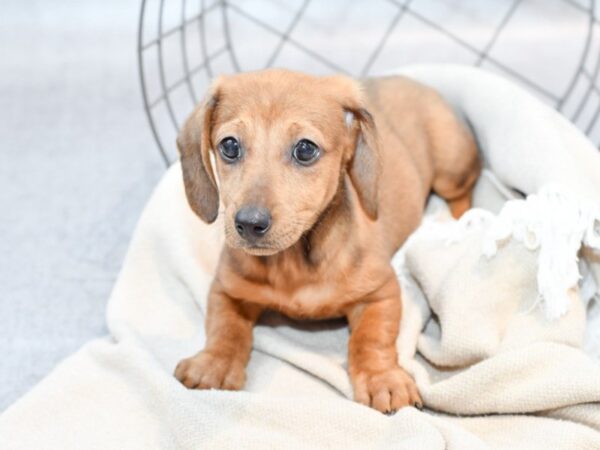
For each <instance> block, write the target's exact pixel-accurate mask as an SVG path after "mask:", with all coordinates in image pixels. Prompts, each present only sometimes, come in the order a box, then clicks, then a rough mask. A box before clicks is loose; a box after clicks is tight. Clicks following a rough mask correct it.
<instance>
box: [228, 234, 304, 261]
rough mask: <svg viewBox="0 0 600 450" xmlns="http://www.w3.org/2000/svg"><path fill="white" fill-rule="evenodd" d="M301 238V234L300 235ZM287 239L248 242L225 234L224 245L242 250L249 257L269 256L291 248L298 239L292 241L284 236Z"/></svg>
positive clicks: (289, 237)
mask: <svg viewBox="0 0 600 450" xmlns="http://www.w3.org/2000/svg"><path fill="white" fill-rule="evenodd" d="M300 236H301V234H300ZM286 237H288V239H276V240H274V239H265V240H258V241H248V240H246V239H242V238H239V237H238V236H233V233H231V234H229V233H226V238H227V239H226V243H227V245H228V246H229V247H232V248H236V249H240V250H243V251H244V252H246V253H248V254H249V255H254V256H270V255H275V254H277V253H280V252H283V251H284V250H286V249H288V248H289V247H291V246H293V245H294V244H295V243H296V242H297V241H298V239H299V237H298V239H293V238H292V236H289V235H288V236H286Z"/></svg>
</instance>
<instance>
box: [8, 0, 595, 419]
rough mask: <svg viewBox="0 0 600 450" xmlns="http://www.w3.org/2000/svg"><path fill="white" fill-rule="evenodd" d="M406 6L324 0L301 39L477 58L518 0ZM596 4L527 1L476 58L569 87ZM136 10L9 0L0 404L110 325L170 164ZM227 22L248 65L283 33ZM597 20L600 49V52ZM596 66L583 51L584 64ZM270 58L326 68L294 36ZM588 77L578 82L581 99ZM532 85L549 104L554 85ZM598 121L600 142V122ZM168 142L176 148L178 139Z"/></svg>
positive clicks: (349, 58)
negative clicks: (152, 126)
mask: <svg viewBox="0 0 600 450" xmlns="http://www.w3.org/2000/svg"><path fill="white" fill-rule="evenodd" d="M152 1H153V3H154V6H156V4H157V1H156V0H150V3H152ZM234 1H235V2H236V4H238V5H239V6H240V8H241V9H242V10H244V11H247V12H250V13H252V14H254V15H261V13H264V12H265V11H266V10H265V9H264V8H271V9H269V11H270V12H269V13H268V14H266V15H264V17H265V18H266V20H267V21H269V20H270V21H271V22H272V23H273V24H274V25H275V26H278V24H285V23H288V22H286V21H289V20H291V17H292V13H293V11H295V10H297V8H298V4H299V3H300V1H299V0H285V1H284V0H234ZM408 2H409V1H408V0H397V2H396V7H394V8H391V7H390V4H391V2H390V1H388V2H384V1H382V0H373V1H372V2H371V1H369V8H366V9H365V7H364V5H365V3H366V0H347V1H346V0H344V1H341V0H335V1H334V0H331V1H329V0H328V1H327V2H325V1H324V0H321V1H319V2H317V1H316V0H315V1H313V2H312V3H311V5H310V8H308V9H307V11H306V19H305V21H304V22H302V23H300V24H299V26H298V27H297V28H296V29H295V31H294V32H293V33H292V34H291V38H292V39H295V40H298V41H301V42H303V43H304V44H305V46H306V47H307V48H309V49H311V50H312V51H314V52H317V53H318V52H325V53H326V54H327V55H328V56H329V57H331V58H330V59H332V60H334V62H335V63H336V64H338V65H340V66H343V68H344V69H347V70H348V71H349V72H350V73H356V74H359V73H360V72H361V70H363V69H364V67H365V64H366V62H367V61H366V60H367V59H368V58H367V56H366V55H367V54H368V53H370V52H372V51H373V49H374V48H375V47H376V46H377V42H378V41H379V40H380V39H381V36H382V33H383V31H384V27H383V26H382V24H385V27H388V24H395V25H394V27H393V28H390V30H391V31H390V39H389V41H388V44H386V46H385V47H383V48H382V50H381V52H380V53H379V56H378V57H377V58H376V59H375V60H374V61H373V64H372V67H371V68H372V71H373V72H375V71H379V70H385V69H387V68H391V67H394V66H398V65H400V64H405V63H411V62H429V61H433V62H438V61H444V62H463V63H468V64H475V63H477V62H478V60H479V56H478V52H479V51H480V50H482V49H485V48H486V46H487V43H488V42H490V39H492V37H493V35H494V29H495V28H496V27H497V26H498V25H499V24H500V23H502V20H503V17H505V16H506V15H507V14H508V13H509V12H510V10H511V8H512V5H513V3H514V0H414V1H413V2H412V3H410V8H411V13H409V14H407V15H404V16H402V18H401V19H394V17H398V18H399V17H400V16H396V14H397V13H398V8H399V7H398V5H400V4H407V3H408ZM167 3H168V4H173V3H177V4H180V2H178V1H171V2H167ZM188 4H190V5H191V4H194V5H197V4H198V2H188ZM586 4H587V2H586V1H585V0H523V5H522V6H520V7H519V8H518V9H517V10H516V13H515V14H514V17H513V19H512V20H511V22H510V23H509V24H508V25H507V26H506V27H505V29H504V31H503V32H502V34H501V35H500V36H499V37H498V40H497V41H496V43H495V44H494V46H493V47H492V48H490V49H489V51H490V55H491V57H492V58H493V61H495V63H494V62H490V61H480V62H482V64H483V66H485V67H487V68H489V69H490V70H493V71H496V72H499V73H503V74H504V75H506V76H508V77H512V78H513V79H515V80H517V81H519V80H520V78H519V77H516V78H515V77H514V76H513V75H511V73H510V72H506V71H505V70H503V69H502V67H508V66H510V67H513V68H516V69H517V70H519V72H520V73H521V74H523V75H524V76H525V77H526V79H530V80H535V81H536V83H538V84H539V85H540V86H541V87H542V91H544V92H545V91H550V93H554V92H555V93H557V95H562V93H564V92H565V89H566V88H567V86H568V84H569V81H570V80H571V79H572V77H573V73H574V70H575V68H576V66H577V64H578V62H579V61H580V58H579V55H580V54H581V52H582V50H583V49H584V47H585V38H586V30H587V28H586V26H585V24H586V23H587V22H588V19H587V17H588V16H586V14H585V11H584V7H585V5H586ZM258 6H260V8H258ZM138 8H139V1H138V0H85V1H81V0H3V1H2V6H1V8H0V10H1V12H0V354H1V355H2V363H0V411H2V410H3V409H4V408H6V407H7V406H8V405H9V404H10V403H12V402H13V401H14V400H15V399H16V398H18V397H19V396H21V395H22V394H23V393H24V392H25V391H26V390H27V389H29V388H30V387H31V386H32V385H33V384H34V383H35V382H37V381H38V380H39V379H40V378H41V377H43V376H44V375H45V374H46V373H47V372H48V371H50V370H51V369H52V367H54V366H55V365H56V363H57V362H58V361H60V360H61V359H63V358H64V357H65V356H67V355H68V354H70V353H72V352H73V351H75V350H76V349H77V348H79V347H80V346H81V345H82V344H83V343H84V342H86V341H87V340H89V339H91V338H93V337H96V336H100V335H102V334H104V333H105V332H106V329H105V325H104V309H105V304H106V299H107V297H108V294H109V292H110V289H111V286H112V284H113V282H114V279H115V276H116V274H117V272H118V269H119V267H120V265H121V262H122V259H123V256H124V252H125V250H126V247H127V242H128V240H129V237H130V236H131V233H132V231H133V227H134V225H135V222H136V219H137V217H138V216H139V213H140V211H141V209H142V207H143V205H144V203H145V201H146V199H147V198H148V196H149V195H150V192H151V190H152V188H153V186H154V185H155V184H156V182H157V180H158V179H159V178H160V176H161V174H162V173H163V172H164V166H163V164H162V161H161V159H160V158H159V154H158V152H157V150H156V146H155V143H154V142H153V140H152V138H151V135H150V132H149V128H148V124H147V122H146V118H145V116H144V114H143V109H142V103H141V96H140V90H139V85H138V79H137V67H136V54H135V45H136V26H137V14H138ZM257 8H258V9H257ZM278 11H279V12H278ZM175 17H176V18H177V17H180V16H179V15H178V14H177V15H176V16H175ZM214 18H215V23H216V25H215V28H214V29H213V30H212V31H211V36H212V37H213V38H214V37H216V38H217V39H218V37H219V33H220V32H221V31H220V26H221V25H220V24H221V16H220V15H218V14H215V15H214ZM152 20H153V19H152ZM209 20H211V19H209ZM231 21H232V22H231V24H232V27H233V28H232V33H233V35H234V39H236V46H237V47H236V48H237V51H238V54H239V55H241V60H240V62H241V64H242V66H243V68H245V69H254V68H258V67H261V66H262V65H263V64H264V61H263V60H262V59H261V58H264V57H265V55H268V54H270V52H271V51H272V50H273V48H274V47H275V46H276V45H277V42H278V41H279V38H278V37H276V38H274V37H273V36H272V35H269V34H268V33H267V34H265V33H264V30H263V33H262V34H261V32H260V29H259V28H257V27H256V26H255V25H253V24H252V23H250V22H248V21H247V20H245V19H243V17H242V16H240V15H239V14H237V16H236V15H235V14H233V15H232V16H231ZM432 21H433V22H443V23H445V26H446V27H447V29H448V31H449V32H451V33H452V34H453V35H455V36H458V37H459V38H460V40H461V41H462V44H461V43H457V41H456V40H453V39H451V38H450V37H449V36H448V34H444V33H443V32H441V33H440V32H439V31H435V30H434V29H433V27H432V26H431V22H432ZM474 22H476V23H478V24H479V26H472V24H473V23H474ZM332 24H336V26H335V27H333V26H332ZM358 27H360V31H361V32H360V33H356V32H355V30H356V29H358ZM595 28H596V32H595V34H594V39H593V40H592V42H591V45H592V52H591V53H590V54H593V55H594V56H595V55H598V49H599V48H600V32H598V31H600V28H599V27H598V26H597V25H596V26H595ZM274 39H275V40H274ZM211 43H212V44H215V42H214V41H211ZM465 43H467V44H468V45H467V47H465V45H464V44H465ZM325 44H326V45H327V46H328V47H327V48H325V47H324V45H325ZM350 44H351V45H350ZM469 46H470V48H471V49H469ZM363 47H364V48H363ZM465 48H467V49H466V50H465ZM327 49H328V50H327ZM266 50H268V52H267V51H266ZM177 54H179V53H177V52H169V55H177ZM357 55H359V56H360V58H358V57H357ZM224 61H228V59H227V58H224ZM217 62H218V61H217ZM498 63H499V64H500V65H499V64H498ZM595 63H596V60H592V59H590V61H586V64H588V65H589V71H590V72H593V69H594V67H595ZM276 64H277V65H279V66H287V67H292V68H296V69H305V70H311V71H316V72H321V71H325V72H326V71H329V70H330V68H328V67H322V66H319V63H318V62H316V61H315V60H314V58H313V59H311V58H310V57H307V56H306V54H304V53H302V52H298V51H297V50H295V49H294V48H293V46H289V45H287V44H286V45H285V46H284V47H283V50H282V52H281V53H280V55H279V57H278V59H277V61H276ZM179 66H180V65H178V67H179ZM223 70H225V71H227V68H224V69H223ZM520 81H522V80H520ZM588 85H589V83H588ZM588 85H586V84H585V80H583V81H582V82H581V86H580V87H578V89H581V93H580V94H578V97H577V98H580V97H582V96H585V93H586V92H588V91H587V89H588ZM578 86H579V85H578ZM534 92H535V93H536V94H537V95H539V96H540V98H542V99H543V100H544V101H548V102H549V103H550V104H555V103H553V102H554V100H553V97H552V95H546V94H544V93H543V92H541V91H540V90H539V89H538V90H537V91H536V90H535V89H534ZM590 92H591V91H590ZM598 92H599V91H598V90H593V92H591V94H592V95H590V96H589V97H590V100H591V101H590V102H589V106H587V105H586V108H587V109H586V110H584V111H583V112H582V114H581V117H580V118H579V122H580V124H579V123H578V124H579V125H580V126H581V127H582V128H586V127H587V126H588V125H587V124H588V123H589V120H591V119H590V118H592V117H593V116H594V114H597V112H596V111H600V94H598ZM567 106H568V107H571V106H570V105H567ZM598 124H600V121H599V122H598ZM171 131H172V130H171ZM591 131H592V134H593V135H594V136H595V140H596V141H598V140H600V134H599V133H600V126H595V128H593V129H592V130H591ZM167 145H170V148H168V149H167V150H168V151H170V153H171V154H173V150H174V148H173V147H172V139H169V140H168V142H167Z"/></svg>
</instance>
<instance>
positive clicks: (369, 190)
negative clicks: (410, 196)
mask: <svg viewBox="0 0 600 450" xmlns="http://www.w3.org/2000/svg"><path fill="white" fill-rule="evenodd" d="M177 145H178V148H179V152H180V155H181V163H182V168H183V176H184V182H185V188H186V194H187V198H188V202H189V204H190V206H191V207H192V209H193V210H194V211H195V213H196V214H197V215H198V216H199V217H200V218H201V219H203V220H204V221H206V222H209V223H210V222H213V221H214V220H215V219H216V217H217V214H218V209H219V197H220V199H221V202H222V205H223V207H224V211H223V213H224V216H225V217H224V222H225V235H226V240H227V244H228V245H230V246H231V247H235V248H243V249H244V250H245V251H247V252H248V253H251V254H254V255H270V254H274V253H277V252H279V251H282V250H284V249H286V248H288V247H290V246H291V245H293V244H294V243H295V242H297V241H298V240H299V239H300V237H301V236H302V235H303V234H304V233H306V232H307V231H309V230H310V229H311V228H312V227H313V226H314V224H315V222H316V221H317V220H318V218H319V216H320V215H321V214H322V213H323V211H324V210H325V209H326V208H327V206H328V205H329V203H330V202H331V201H332V199H333V198H334V196H335V194H336V192H337V191H338V189H340V187H341V186H342V184H343V183H342V181H343V178H344V177H345V176H346V174H348V175H349V179H350V181H351V182H352V185H353V186H354V189H355V190H356V192H357V194H358V198H359V202H360V204H361V207H362V209H363V210H364V211H365V213H366V214H367V215H368V216H369V217H371V218H375V217H376V216H377V175H378V173H377V172H378V164H377V144H376V136H375V130H374V124H373V121H372V118H371V115H370V114H369V113H368V112H367V111H366V110H365V109H364V104H363V98H362V92H361V89H360V87H359V85H358V84H357V83H356V82H355V81H353V80H351V79H350V78H347V77H343V76H333V77H313V76H309V75H304V74H299V73H295V72H289V71H283V70H269V71H262V72H254V73H245V74H240V75H234V76H229V77H222V78H219V79H218V80H217V81H216V82H215V83H214V84H213V86H212V88H211V89H210V91H209V93H208V95H207V98H206V100H205V102H204V103H203V104H202V105H200V106H198V107H197V108H196V110H195V111H194V112H193V113H192V115H191V116H190V117H189V119H188V120H187V122H186V123H185V125H184V127H183V129H182V130H181V133H180V135H179V137H178V139H177ZM211 152H212V153H213V154H214V163H215V165H216V167H215V168H213V163H212V161H211ZM215 171H216V174H217V176H215ZM217 179H218V183H217Z"/></svg>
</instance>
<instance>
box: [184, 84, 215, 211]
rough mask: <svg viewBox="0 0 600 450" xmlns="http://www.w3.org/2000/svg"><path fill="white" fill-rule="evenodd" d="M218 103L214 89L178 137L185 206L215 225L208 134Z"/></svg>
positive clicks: (213, 177) (188, 120) (213, 185)
mask: <svg viewBox="0 0 600 450" xmlns="http://www.w3.org/2000/svg"><path fill="white" fill-rule="evenodd" d="M218 101H219V96H218V92H217V89H216V88H213V89H211V91H210V92H209V94H208V96H207V99H206V100H205V101H204V103H202V104H200V105H198V106H197V107H196V109H195V110H194V111H193V112H192V114H191V115H190V117H188V119H187V120H186V122H185V124H184V125H183V128H182V129H181V131H180V132H179V136H178V137H177V148H178V149H179V154H180V157H181V168H182V171H183V182H184V184H185V193H186V196H187V199H188V203H189V204H190V207H191V208H192V210H193V211H194V212H195V213H196V214H197V215H198V216H199V217H200V218H201V219H202V220H203V221H205V222H206V223H212V222H214V221H215V219H216V218H217V214H218V212H219V191H218V190H217V182H216V179H215V175H214V172H213V168H212V164H211V161H210V146H211V142H210V134H211V128H212V122H213V114H214V111H215V108H216V107H217V103H218Z"/></svg>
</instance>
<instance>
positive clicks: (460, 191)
mask: <svg viewBox="0 0 600 450" xmlns="http://www.w3.org/2000/svg"><path fill="white" fill-rule="evenodd" d="M437 128H438V130H436V131H437V133H434V136H433V137H434V139H433V142H432V145H433V149H432V153H433V160H434V166H435V173H434V179H433V191H434V192H435V193H436V194H438V195H439V196H440V197H442V198H443V199H444V200H446V201H447V202H448V205H449V206H450V212H451V213H452V216H453V217H454V218H455V219H458V218H459V217H460V216H462V215H463V213H464V212H465V211H467V210H468V209H469V208H470V207H471V200H472V193H473V187H474V186H475V182H476V181H477V178H478V177H479V174H480V173H481V161H480V159H479V155H478V152H477V144H476V143H475V139H474V138H473V136H472V135H471V133H470V132H469V131H468V130H467V128H466V127H465V126H464V125H463V124H462V123H460V121H459V120H458V118H456V117H455V116H454V115H452V117H451V118H449V117H446V120H445V121H444V123H443V124H440V126H438V127H437Z"/></svg>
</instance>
